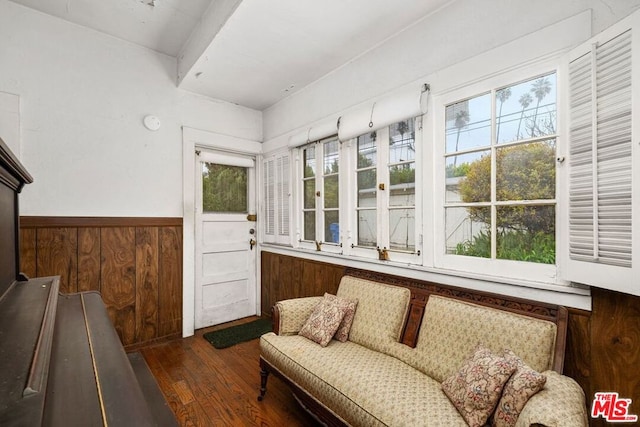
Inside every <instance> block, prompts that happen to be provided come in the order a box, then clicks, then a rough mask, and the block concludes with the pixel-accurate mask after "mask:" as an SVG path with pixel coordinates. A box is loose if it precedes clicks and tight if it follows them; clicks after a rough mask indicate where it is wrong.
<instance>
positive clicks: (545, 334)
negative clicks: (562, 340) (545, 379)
mask: <svg viewBox="0 0 640 427" xmlns="http://www.w3.org/2000/svg"><path fill="white" fill-rule="evenodd" d="M358 311H360V307H358ZM356 317H357V315H356ZM555 340H556V325H555V323H553V322H549V321H546V320H540V319H535V318H531V317H528V316H523V315H519V314H515V313H510V312H506V311H503V310H499V309H495V308H489V307H484V306H481V305H478V304H473V303H468V302H464V301H459V300H455V299H452V298H446V297H441V296H437V295H431V296H430V297H429V301H428V302H427V306H426V308H425V313H424V317H423V319H422V324H421V326H420V335H419V336H418V343H417V345H416V349H415V351H414V352H410V353H408V354H403V355H402V357H408V358H407V359H406V361H407V363H409V364H411V365H412V366H414V367H415V368H416V369H419V370H421V371H422V372H424V373H426V374H427V375H429V376H430V377H432V378H434V379H435V380H437V381H441V382H442V381H444V379H445V378H447V377H450V376H451V375H452V374H453V373H455V372H456V371H457V370H458V368H459V367H460V366H461V365H462V363H463V362H464V360H465V358H466V356H467V355H469V354H471V353H472V352H473V351H474V349H475V347H476V346H477V344H478V343H482V344H483V345H484V346H485V347H487V348H489V349H490V350H492V351H493V352H494V353H498V354H502V351H503V350H504V349H505V348H511V349H514V350H516V351H517V352H518V356H520V358H522V360H523V361H524V362H525V363H526V364H527V365H529V366H530V367H531V368H532V369H535V370H536V371H538V372H542V371H545V370H547V369H551V367H552V363H553V355H554V346H555ZM403 360H405V359H403Z"/></svg>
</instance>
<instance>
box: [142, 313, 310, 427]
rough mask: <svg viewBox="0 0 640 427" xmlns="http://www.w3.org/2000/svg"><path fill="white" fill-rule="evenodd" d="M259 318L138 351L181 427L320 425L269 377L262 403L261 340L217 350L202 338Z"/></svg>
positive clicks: (251, 318) (278, 383)
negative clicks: (259, 397)
mask: <svg viewBox="0 0 640 427" xmlns="http://www.w3.org/2000/svg"><path fill="white" fill-rule="evenodd" d="M255 319H256V318H255V317H250V318H247V319H242V320H239V321H236V322H230V323H229V324H225V325H218V326H214V327H211V328H207V329H203V330H199V331H196V334H195V335H194V336H192V337H189V338H184V339H178V340H174V341H170V342H166V343H162V344H157V345H152V346H149V347H146V348H143V349H141V350H140V352H141V353H142V355H143V356H144V358H145V360H146V361H147V364H148V365H149V368H150V369H151V372H152V373H153V375H154V376H155V378H156V380H157V381H158V384H159V385H160V388H161V390H162V392H163V393H164V395H165V397H166V398H167V401H168V402H169V406H170V407H171V409H172V410H173V411H174V413H175V414H176V418H177V420H178V422H179V423H180V425H182V426H248V427H253V426H261V427H269V426H274V427H275V426H277V427H281V426H287V427H303V426H314V425H316V423H315V421H314V419H313V418H312V417H311V416H310V415H309V414H307V413H306V412H305V411H304V410H303V409H302V408H301V407H300V406H299V405H298V403H297V402H296V401H295V399H294V398H293V396H292V394H291V392H290V390H289V388H288V387H287V386H286V385H284V384H283V383H282V382H281V381H280V380H279V379H278V378H277V377H274V376H271V377H270V378H269V384H268V389H269V391H268V392H267V396H266V398H265V400H264V401H262V402H258V400H257V396H258V393H259V389H260V374H259V372H260V368H259V364H258V359H259V355H260V348H259V342H258V340H257V339H256V340H252V341H248V342H245V343H241V344H237V345H235V346H233V347H229V348H226V349H222V350H218V349H215V348H214V347H213V346H212V345H211V344H209V343H208V342H207V341H206V340H205V339H204V338H203V337H202V335H203V333H205V332H208V331H211V330H216V329H220V328H222V327H226V326H230V325H233V324H239V323H243V322H246V321H251V320H255Z"/></svg>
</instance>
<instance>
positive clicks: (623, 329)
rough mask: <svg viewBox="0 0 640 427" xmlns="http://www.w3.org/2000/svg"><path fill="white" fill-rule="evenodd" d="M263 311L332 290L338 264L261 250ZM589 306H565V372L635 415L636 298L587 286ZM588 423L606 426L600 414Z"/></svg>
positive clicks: (639, 311) (639, 349)
mask: <svg viewBox="0 0 640 427" xmlns="http://www.w3.org/2000/svg"><path fill="white" fill-rule="evenodd" d="M261 266H262V284H261V287H262V314H263V316H270V313H271V306H272V305H273V304H274V303H275V302H276V301H278V300H282V299H287V298H296V297H301V296H313V295H322V294H323V293H324V292H330V293H335V291H336V290H337V288H338V284H339V282H340V278H341V277H342V275H343V274H344V271H345V268H344V267H343V266H340V265H335V264H328V263H322V262H318V261H311V260H305V259H302V258H297V257H292V256H287V255H280V254H275V253H272V252H266V251H263V252H262V254H261ZM591 297H592V311H591V312H589V311H583V310H576V309H569V324H568V330H567V348H566V353H565V365H564V374H565V375H567V376H570V377H572V378H573V379H575V380H576V381H577V382H578V383H579V384H580V386H581V387H582V388H583V390H584V392H585V397H586V401H587V405H588V408H589V410H590V408H591V401H592V399H593V396H594V393H596V392H598V391H616V392H618V393H619V395H620V397H621V398H628V399H632V402H633V403H632V404H631V409H630V413H631V414H635V415H640V297H635V296H632V295H626V294H621V293H618V292H613V291H607V290H603V289H597V288H592V290H591ZM590 425H591V426H605V425H607V423H606V422H605V421H604V420H603V419H602V418H599V419H596V420H590Z"/></svg>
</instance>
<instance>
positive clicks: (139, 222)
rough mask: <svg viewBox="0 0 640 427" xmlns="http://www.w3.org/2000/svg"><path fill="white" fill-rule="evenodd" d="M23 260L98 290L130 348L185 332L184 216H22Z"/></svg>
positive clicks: (70, 285)
mask: <svg viewBox="0 0 640 427" xmlns="http://www.w3.org/2000/svg"><path fill="white" fill-rule="evenodd" d="M20 256H21V259H20V265H21V271H22V272H23V273H25V274H27V276H29V277H42V276H52V275H59V276H60V290H61V292H62V293H73V292H79V291H89V290H96V291H99V292H100V293H101V294H102V299H103V300H104V303H105V305H106V306H107V311H108V312H109V317H110V318H111V321H112V322H113V324H114V326H115V329H116V331H117V332H118V335H119V336H120V339H121V341H122V343H123V345H124V346H125V348H127V349H133V348H136V347H140V346H142V345H144V344H147V343H150V342H153V341H156V340H160V339H163V338H168V337H176V336H180V335H181V332H182V218H96V217H92V218H86V217H21V219H20Z"/></svg>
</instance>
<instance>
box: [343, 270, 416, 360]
mask: <svg viewBox="0 0 640 427" xmlns="http://www.w3.org/2000/svg"><path fill="white" fill-rule="evenodd" d="M337 295H338V296H339V297H341V298H348V299H352V300H353V299H357V300H358V309H357V310H356V314H355V316H354V318H353V324H352V325H351V332H350V333H349V341H352V342H355V343H356V344H360V345H363V346H365V347H368V348H370V349H372V350H377V351H381V352H383V353H386V354H388V353H389V351H390V347H391V345H392V343H397V342H398V341H399V340H400V334H401V333H402V328H403V326H404V321H405V318H406V316H407V312H408V309H409V300H410V298H411V291H409V289H407V288H403V287H399V286H391V285H385V284H382V283H378V282H374V281H371V280H365V279H359V278H355V277H352V276H343V277H342V280H341V281H340V286H339V288H338V292H337Z"/></svg>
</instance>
